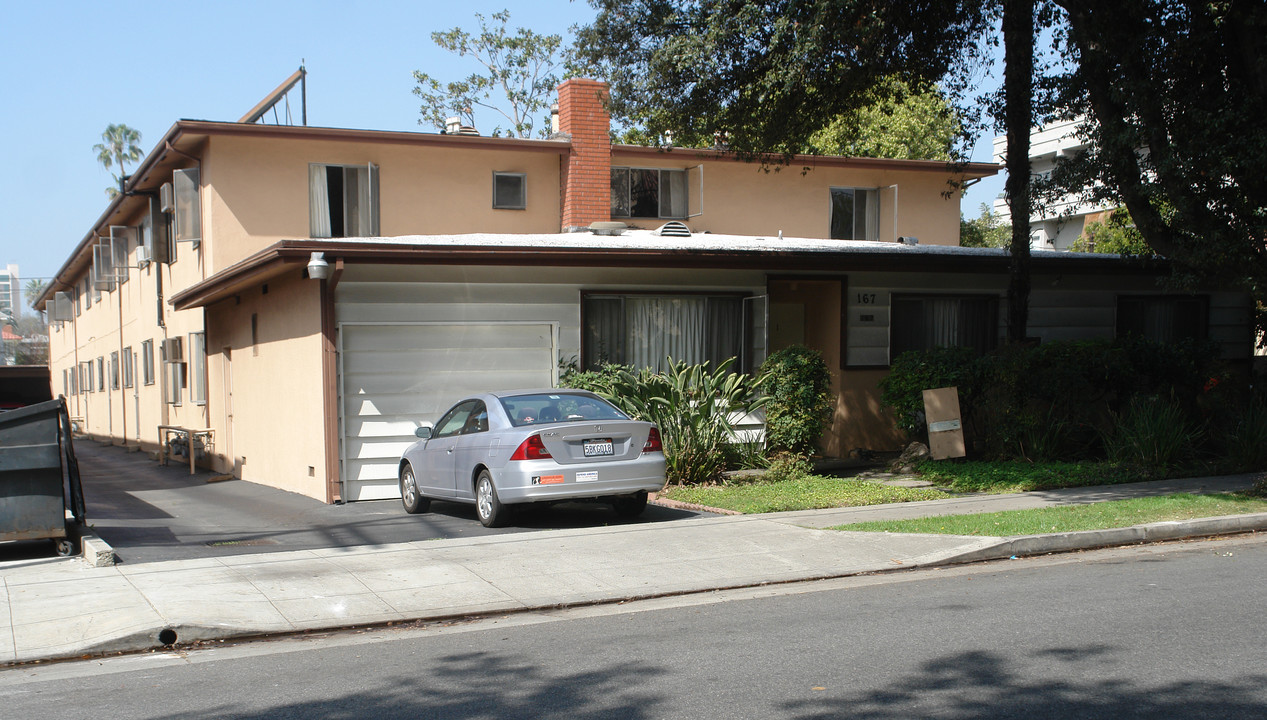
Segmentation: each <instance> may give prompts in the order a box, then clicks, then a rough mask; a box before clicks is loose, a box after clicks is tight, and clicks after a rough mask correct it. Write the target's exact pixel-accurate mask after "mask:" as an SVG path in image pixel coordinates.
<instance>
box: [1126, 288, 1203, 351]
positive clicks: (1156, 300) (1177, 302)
mask: <svg viewBox="0 0 1267 720" xmlns="http://www.w3.org/2000/svg"><path fill="white" fill-rule="evenodd" d="M1209 319H1210V298H1209V297H1208V296H1205V295H1123V296H1120V297H1118V299H1117V336H1118V337H1127V336H1134V337H1142V338H1144V339H1146V340H1152V341H1153V342H1159V343H1169V342H1175V341H1176V340H1183V339H1185V338H1190V339H1196V340H1204V339H1205V338H1207V337H1209V331H1210V320H1209Z"/></svg>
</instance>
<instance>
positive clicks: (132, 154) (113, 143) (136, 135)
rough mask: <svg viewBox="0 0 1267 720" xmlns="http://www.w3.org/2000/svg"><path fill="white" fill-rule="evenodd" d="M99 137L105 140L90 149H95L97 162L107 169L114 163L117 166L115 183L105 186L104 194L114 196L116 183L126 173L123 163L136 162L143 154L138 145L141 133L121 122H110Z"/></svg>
mask: <svg viewBox="0 0 1267 720" xmlns="http://www.w3.org/2000/svg"><path fill="white" fill-rule="evenodd" d="M101 139H102V140H104V141H105V142H101V143H97V144H96V145H93V146H92V149H93V150H96V151H97V162H99V163H101V166H102V167H104V168H105V169H107V170H109V169H110V168H112V167H114V166H115V165H118V166H119V172H118V173H117V174H114V181H115V184H114V185H112V186H110V187H108V188H106V195H109V196H110V197H111V198H114V197H115V196H117V195H118V194H119V188H118V185H119V184H120V183H121V182H122V180H123V177H124V176H125V175H126V174H127V173H126V172H125V171H124V167H123V163H125V162H136V161H138V160H140V159H141V157H142V156H143V155H144V154H145V153H144V152H142V150H141V145H140V143H141V133H140V132H138V131H136V130H133V129H132V128H130V127H128V126H127V125H124V124H122V123H120V124H118V125H115V124H113V123H111V124H110V125H107V126H106V131H105V132H103V133H101Z"/></svg>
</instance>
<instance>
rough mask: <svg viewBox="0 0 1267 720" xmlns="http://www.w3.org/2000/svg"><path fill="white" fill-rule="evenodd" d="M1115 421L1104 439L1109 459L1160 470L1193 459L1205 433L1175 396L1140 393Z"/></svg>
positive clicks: (1184, 463)
mask: <svg viewBox="0 0 1267 720" xmlns="http://www.w3.org/2000/svg"><path fill="white" fill-rule="evenodd" d="M1114 421H1115V422H1114V425H1113V428H1112V429H1111V430H1110V431H1109V432H1108V433H1106V436H1105V441H1104V446H1105V449H1106V450H1107V451H1108V456H1109V459H1110V460H1113V461H1116V462H1121V463H1131V464H1135V465H1142V466H1144V467H1146V468H1157V469H1159V470H1168V469H1172V468H1179V467H1182V466H1184V465H1186V464H1187V463H1188V462H1189V461H1191V460H1192V458H1193V456H1194V452H1195V449H1196V443H1197V442H1198V441H1199V439H1200V436H1201V434H1202V431H1201V429H1200V428H1199V427H1197V426H1195V425H1194V424H1193V423H1192V422H1190V420H1189V418H1188V416H1187V415H1186V414H1185V413H1184V411H1183V408H1181V407H1180V406H1179V403H1178V402H1176V401H1175V400H1174V399H1172V398H1160V397H1156V396H1146V395H1140V396H1137V397H1135V398H1134V399H1132V400H1131V402H1130V404H1129V405H1127V407H1126V409H1125V410H1124V411H1123V412H1122V413H1121V414H1120V415H1116V416H1115V417H1114Z"/></svg>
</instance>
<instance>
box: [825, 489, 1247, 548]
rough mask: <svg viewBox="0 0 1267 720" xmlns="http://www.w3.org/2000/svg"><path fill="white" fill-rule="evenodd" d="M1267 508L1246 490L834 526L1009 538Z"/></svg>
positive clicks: (873, 530) (853, 529)
mask: <svg viewBox="0 0 1267 720" xmlns="http://www.w3.org/2000/svg"><path fill="white" fill-rule="evenodd" d="M1260 512H1267V499H1264V498H1261V497H1252V496H1248V495H1242V494H1220V495H1193V494H1189V493H1176V494H1173V495H1163V496H1157V497H1144V498H1134V499H1131V500H1112V501H1108V502H1100V503H1089V504H1086V505H1061V506H1056V507H1047V508H1037V509H1032V510H1007V511H1004V512H995V513H979V514H975V515H944V516H939V517H937V516H935V517H926V518H916V519H913V520H891V521H869V522H860V523H853V524H849V525H837V526H835V527H833V528H831V529H832V530H848V531H864V532H895V533H928V534H945V535H980V536H991V537H1011V536H1016V535H1040V534H1044V533H1061V532H1075V531H1079V530H1103V529H1107V528H1122V527H1131V526H1133V525H1142V524H1144V523H1151V522H1160V521H1164V520H1193V519H1196V518H1203V517H1219V516H1223V515H1248V514H1250V513H1260Z"/></svg>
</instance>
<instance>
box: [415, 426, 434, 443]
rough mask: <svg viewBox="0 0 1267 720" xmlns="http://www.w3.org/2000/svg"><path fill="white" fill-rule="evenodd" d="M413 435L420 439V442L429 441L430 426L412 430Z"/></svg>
mask: <svg viewBox="0 0 1267 720" xmlns="http://www.w3.org/2000/svg"><path fill="white" fill-rule="evenodd" d="M414 435H415V436H416V437H418V438H421V439H422V440H428V439H430V438H431V426H430V425H423V426H422V427H420V428H417V429H415V430H414Z"/></svg>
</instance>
